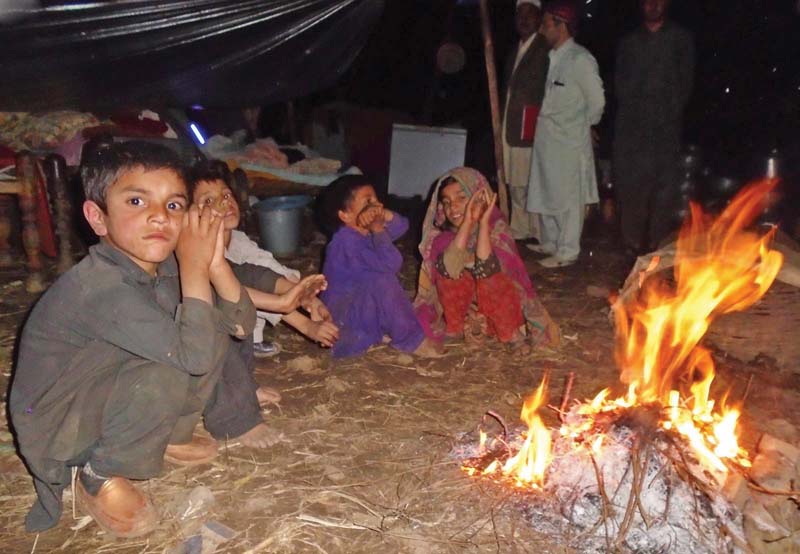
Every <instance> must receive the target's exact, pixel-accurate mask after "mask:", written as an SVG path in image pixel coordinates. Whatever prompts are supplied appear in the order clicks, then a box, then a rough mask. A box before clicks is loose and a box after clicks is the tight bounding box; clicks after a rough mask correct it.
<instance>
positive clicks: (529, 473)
mask: <svg viewBox="0 0 800 554" xmlns="http://www.w3.org/2000/svg"><path fill="white" fill-rule="evenodd" d="M547 381H548V378H547V375H546V374H545V376H544V378H542V382H541V383H540V384H539V388H537V389H536V392H534V393H533V394H532V395H531V396H529V397H528V399H527V400H525V404H523V406H522V413H521V414H520V418H521V419H522V421H524V422H525V423H527V424H528V432H527V434H526V436H525V442H524V443H523V444H522V448H520V449H519V452H517V454H516V455H515V456H512V457H511V458H509V459H508V460H507V461H506V463H505V464H504V465H503V474H504V475H510V476H512V477H513V478H514V479H515V480H516V482H517V485H519V486H541V485H542V483H543V482H544V472H545V471H546V470H547V465H548V464H549V463H550V430H549V429H548V428H547V427H546V426H545V424H544V423H543V422H542V418H541V417H539V413H538V410H539V408H541V407H542V406H543V405H544V403H545V401H546V398H547Z"/></svg>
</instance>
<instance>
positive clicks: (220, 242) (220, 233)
mask: <svg viewBox="0 0 800 554" xmlns="http://www.w3.org/2000/svg"><path fill="white" fill-rule="evenodd" d="M215 213H216V212H215ZM218 217H219V222H220V224H219V225H218V227H217V241H216V243H215V247H214V257H213V258H211V265H210V266H209V273H210V274H211V275H212V280H213V279H214V278H213V276H214V275H218V274H219V273H220V272H221V271H225V270H226V269H227V268H228V267H229V266H228V260H226V259H225V226H224V225H222V216H218Z"/></svg>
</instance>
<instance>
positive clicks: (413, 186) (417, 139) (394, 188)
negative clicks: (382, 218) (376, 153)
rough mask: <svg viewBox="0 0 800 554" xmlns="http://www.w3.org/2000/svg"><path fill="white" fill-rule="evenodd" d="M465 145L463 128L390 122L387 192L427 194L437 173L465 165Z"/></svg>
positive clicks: (465, 132) (408, 195)
mask: <svg viewBox="0 0 800 554" xmlns="http://www.w3.org/2000/svg"><path fill="white" fill-rule="evenodd" d="M466 149H467V131H466V130H465V129H458V128H445V127H422V126H418V125H400V124H394V125H392V146H391V151H390V159H389V194H394V195H396V196H401V197H411V196H415V195H420V196H422V198H426V197H427V196H428V192H429V191H430V188H431V185H432V184H433V182H434V181H435V180H436V179H437V178H438V177H440V176H442V175H444V174H445V173H447V172H448V171H449V170H451V169H453V168H454V167H460V166H462V165H464V155H465V152H466Z"/></svg>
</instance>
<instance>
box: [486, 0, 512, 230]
mask: <svg viewBox="0 0 800 554" xmlns="http://www.w3.org/2000/svg"><path fill="white" fill-rule="evenodd" d="M480 6H481V31H482V33H483V55H484V57H485V58H486V79H487V80H488V82H489V104H490V106H491V108H492V131H493V136H494V161H495V166H496V167H497V197H498V198H497V202H498V204H499V205H500V211H501V212H503V215H504V216H506V219H508V188H507V186H506V173H505V170H504V168H503V137H502V135H501V131H500V129H501V126H500V101H499V100H500V99H499V95H498V93H497V68H496V67H495V63H494V40H493V39H492V29H491V25H490V24H489V5H488V0H480Z"/></svg>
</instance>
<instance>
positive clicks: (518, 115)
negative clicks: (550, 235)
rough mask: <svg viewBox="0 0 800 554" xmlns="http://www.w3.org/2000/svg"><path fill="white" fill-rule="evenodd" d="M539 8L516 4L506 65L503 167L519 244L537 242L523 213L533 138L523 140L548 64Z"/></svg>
mask: <svg viewBox="0 0 800 554" xmlns="http://www.w3.org/2000/svg"><path fill="white" fill-rule="evenodd" d="M541 8H542V5H541V2H540V0H517V11H516V15H515V20H514V22H515V26H516V29H517V34H518V35H519V43H517V46H516V47H515V48H514V49H513V50H512V51H511V54H510V55H509V57H508V59H507V60H506V64H505V84H506V93H505V95H504V98H505V111H504V114H503V129H504V130H503V166H504V167H505V171H506V179H507V180H508V184H509V188H510V196H511V234H512V236H513V237H514V238H515V239H519V240H524V239H530V238H538V225H537V223H538V220H537V218H536V216H534V215H533V214H530V213H528V211H527V210H526V209H525V205H526V202H527V196H528V177H529V175H530V169H531V149H532V147H533V137H532V136H530V137H527V136H525V137H523V114H524V113H525V110H526V109H527V115H528V118H529V119H530V120H531V124H532V130H535V125H536V118H537V116H538V110H539V107H540V106H541V105H542V99H543V98H544V88H545V87H544V85H545V81H546V79H547V67H548V64H549V58H548V57H547V52H548V50H549V49H550V48H549V47H548V46H547V42H546V41H545V40H544V37H543V36H542V35H541V34H540V33H538V32H537V31H538V29H539V24H540V23H541V18H542V11H541ZM529 129H531V127H530V126H529Z"/></svg>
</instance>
